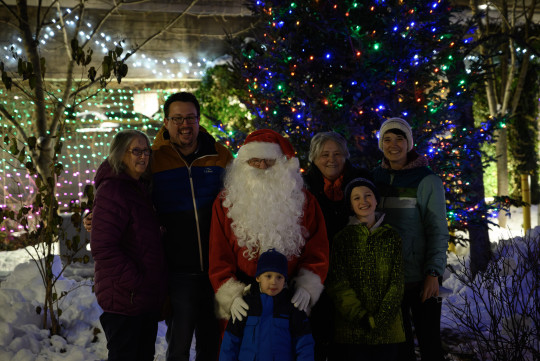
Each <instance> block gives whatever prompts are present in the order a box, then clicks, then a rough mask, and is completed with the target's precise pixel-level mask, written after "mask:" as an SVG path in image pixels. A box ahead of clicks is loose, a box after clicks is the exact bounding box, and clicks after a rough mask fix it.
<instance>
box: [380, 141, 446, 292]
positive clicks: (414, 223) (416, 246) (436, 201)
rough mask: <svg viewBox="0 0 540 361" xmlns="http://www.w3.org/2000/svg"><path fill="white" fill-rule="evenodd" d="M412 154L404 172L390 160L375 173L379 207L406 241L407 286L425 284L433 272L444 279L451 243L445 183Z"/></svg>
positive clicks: (423, 161)
mask: <svg viewBox="0 0 540 361" xmlns="http://www.w3.org/2000/svg"><path fill="white" fill-rule="evenodd" d="M411 153H412V155H413V158H414V159H413V160H411V161H410V162H409V163H408V164H407V165H406V166H405V167H404V168H403V169H401V170H392V169H390V167H389V166H388V164H387V162H386V160H384V161H383V163H382V165H381V166H379V167H377V168H375V169H374V170H373V179H374V180H375V183H376V185H377V188H378V190H379V192H380V195H381V202H380V204H379V208H380V209H382V210H383V211H384V213H385V214H386V219H387V221H388V223H389V224H390V225H391V226H392V227H394V228H395V229H396V230H397V231H398V232H399V234H400V235H401V239H402V242H403V262H404V265H403V267H404V272H405V283H410V282H422V281H423V280H424V278H425V276H426V275H427V274H428V273H429V272H430V270H434V271H436V272H437V273H438V274H439V275H441V276H442V274H443V273H444V269H445V267H446V250H447V249H448V240H449V233H448V223H447V220H446V201H445V198H444V187H443V184H442V181H441V179H440V178H439V177H438V176H437V175H436V174H434V173H433V172H432V171H431V170H430V169H429V168H428V167H427V159H426V158H425V157H423V156H418V155H417V154H415V153H414V152H411Z"/></svg>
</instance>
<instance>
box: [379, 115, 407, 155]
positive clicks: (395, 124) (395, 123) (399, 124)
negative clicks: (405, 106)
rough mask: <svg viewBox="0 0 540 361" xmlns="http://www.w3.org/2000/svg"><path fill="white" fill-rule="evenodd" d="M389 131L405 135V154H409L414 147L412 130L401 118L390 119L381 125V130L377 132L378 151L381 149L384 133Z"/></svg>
mask: <svg viewBox="0 0 540 361" xmlns="http://www.w3.org/2000/svg"><path fill="white" fill-rule="evenodd" d="M390 129H399V130H401V131H402V132H403V133H405V135H406V136H407V152H410V151H411V150H412V149H413V145H414V143H413V136H412V129H411V126H410V125H409V123H407V121H405V120H403V119H401V118H390V119H387V120H386V121H385V122H384V123H382V125H381V129H380V130H379V149H380V150H382V149H383V136H384V133H386V132H387V131H389V130H390Z"/></svg>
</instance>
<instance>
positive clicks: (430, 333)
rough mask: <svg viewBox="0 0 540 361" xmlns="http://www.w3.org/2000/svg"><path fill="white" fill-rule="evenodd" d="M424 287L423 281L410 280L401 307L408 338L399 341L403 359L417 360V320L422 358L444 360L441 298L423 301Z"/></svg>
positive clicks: (424, 359)
mask: <svg viewBox="0 0 540 361" xmlns="http://www.w3.org/2000/svg"><path fill="white" fill-rule="evenodd" d="M422 287H423V285H422V284H421V283H414V284H412V283H408V284H406V285H405V294H404V296H403V302H402V303H401V310H402V312H403V327H404V328H405V337H406V341H405V343H402V344H399V355H400V360H402V361H416V355H415V353H414V334H413V331H412V323H413V324H414V330H415V332H416V338H417V339H418V345H419V346H420V355H421V356H422V361H443V360H444V354H443V350H442V347H441V306H442V303H441V302H440V300H439V299H437V298H429V299H427V300H426V301H425V302H424V303H422V302H420V301H421V299H420V297H421V296H420V292H421V291H422ZM411 315H412V319H411ZM411 321H412V322H411Z"/></svg>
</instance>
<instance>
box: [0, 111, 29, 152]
mask: <svg viewBox="0 0 540 361" xmlns="http://www.w3.org/2000/svg"><path fill="white" fill-rule="evenodd" d="M0 113H1V114H2V115H3V116H4V118H6V119H7V120H8V121H9V122H10V123H11V124H12V125H13V126H14V127H15V128H17V130H18V131H19V132H20V135H21V138H22V139H24V141H25V143H26V142H27V141H28V136H27V135H26V132H25V131H24V128H23V127H21V125H20V124H19V123H18V122H17V121H16V120H15V118H13V116H12V115H11V114H10V113H9V111H8V110H7V109H6V108H5V107H4V106H3V105H2V104H0Z"/></svg>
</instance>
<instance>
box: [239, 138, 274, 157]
mask: <svg viewBox="0 0 540 361" xmlns="http://www.w3.org/2000/svg"><path fill="white" fill-rule="evenodd" d="M283 156H284V154H283V151H282V150H281V147H280V146H279V144H277V143H268V142H250V143H247V144H244V145H243V146H241V147H240V149H239V150H238V156H237V157H236V159H239V160H248V159H250V158H261V159H278V158H281V157H283Z"/></svg>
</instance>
